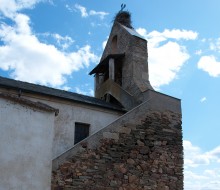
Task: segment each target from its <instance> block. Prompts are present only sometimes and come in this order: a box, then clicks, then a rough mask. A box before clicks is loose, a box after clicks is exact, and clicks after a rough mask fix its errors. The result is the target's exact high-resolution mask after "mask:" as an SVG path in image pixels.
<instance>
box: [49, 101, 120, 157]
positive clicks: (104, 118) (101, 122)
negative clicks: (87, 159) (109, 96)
mask: <svg viewBox="0 0 220 190" xmlns="http://www.w3.org/2000/svg"><path fill="white" fill-rule="evenodd" d="M45 103H47V104H48V105H51V106H52V107H55V108H57V109H59V115H58V116H57V117H56V119H55V129H54V144H53V158H56V157H57V156H59V155H60V154H62V153H64V152H65V151H67V150H69V149H70V148H72V147H73V146H74V140H75V139H74V136H75V123H76V122H79V123H85V124H89V125H90V129H89V135H91V134H93V133H95V132H97V131H98V130H100V129H101V128H103V127H105V126H107V125H108V124H109V123H111V122H113V121H114V120H116V119H117V118H118V117H119V116H120V115H122V113H119V112H116V111H108V110H106V109H103V108H97V107H92V106H86V105H82V104H73V103H72V104H67V103H63V102H60V103H58V102H51V101H50V102H48V101H45Z"/></svg>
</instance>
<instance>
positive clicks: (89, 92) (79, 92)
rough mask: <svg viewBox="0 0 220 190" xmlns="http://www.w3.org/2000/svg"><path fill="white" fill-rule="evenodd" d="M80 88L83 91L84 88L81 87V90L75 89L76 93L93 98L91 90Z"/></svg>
mask: <svg viewBox="0 0 220 190" xmlns="http://www.w3.org/2000/svg"><path fill="white" fill-rule="evenodd" d="M82 88H83V89H84V88H85V87H83V86H82V87H81V88H79V87H75V91H76V93H78V94H84V95H87V96H94V90H93V89H91V88H89V89H87V90H83V89H82ZM87 88H88V87H87Z"/></svg>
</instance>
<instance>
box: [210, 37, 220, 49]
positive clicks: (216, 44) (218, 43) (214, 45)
mask: <svg viewBox="0 0 220 190" xmlns="http://www.w3.org/2000/svg"><path fill="white" fill-rule="evenodd" d="M209 48H210V50H211V51H217V52H220V38H218V39H214V40H213V39H211V42H210V44H209Z"/></svg>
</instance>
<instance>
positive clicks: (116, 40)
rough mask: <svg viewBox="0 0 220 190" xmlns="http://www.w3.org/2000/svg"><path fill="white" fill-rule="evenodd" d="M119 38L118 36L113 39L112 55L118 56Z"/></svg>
mask: <svg viewBox="0 0 220 190" xmlns="http://www.w3.org/2000/svg"><path fill="white" fill-rule="evenodd" d="M117 43H118V37H117V36H114V37H113V39H112V44H111V53H112V54H116V53H117V49H118V47H117V46H118V45H117Z"/></svg>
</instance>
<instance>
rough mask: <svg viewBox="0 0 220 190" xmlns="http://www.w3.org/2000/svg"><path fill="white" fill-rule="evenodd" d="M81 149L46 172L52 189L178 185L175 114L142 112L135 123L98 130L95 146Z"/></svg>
mask: <svg viewBox="0 0 220 190" xmlns="http://www.w3.org/2000/svg"><path fill="white" fill-rule="evenodd" d="M81 145H82V147H83V148H82V149H83V150H82V151H81V153H78V154H76V155H75V156H73V157H72V158H71V159H69V161H66V162H65V163H63V164H62V165H61V166H60V167H59V169H58V170H56V171H54V172H53V174H52V190H72V189H73V190H74V189H84V190H148V189H149V190H182V189H183V147H182V127H181V115H180V114H177V113H173V112H170V111H163V112H158V111H147V112H146V114H145V116H144V118H142V121H141V122H139V123H138V124H129V123H126V125H123V126H119V130H118V132H111V131H110V132H103V138H102V139H101V143H100V145H99V146H98V147H97V148H94V149H89V148H88V145H87V144H86V141H83V142H82V144H81Z"/></svg>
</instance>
